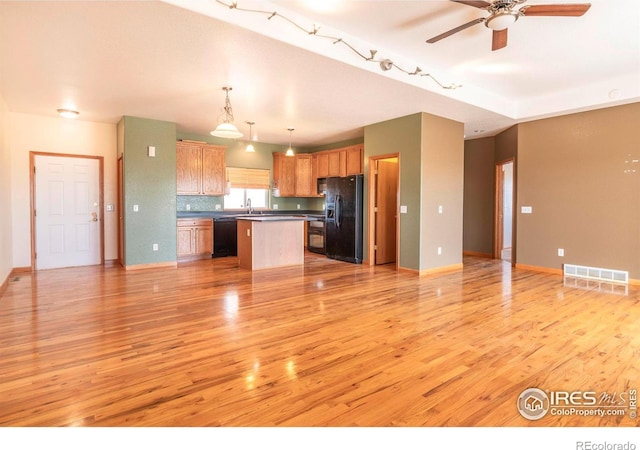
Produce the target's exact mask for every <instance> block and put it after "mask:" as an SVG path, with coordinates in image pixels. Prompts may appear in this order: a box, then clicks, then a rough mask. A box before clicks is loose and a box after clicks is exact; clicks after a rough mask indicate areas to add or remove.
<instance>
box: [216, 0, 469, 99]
mask: <svg viewBox="0 0 640 450" xmlns="http://www.w3.org/2000/svg"><path fill="white" fill-rule="evenodd" d="M216 3H219V4H220V5H223V6H225V7H227V8H229V9H235V10H238V11H243V12H249V13H257V14H264V15H266V16H268V17H267V20H271V19H273V18H274V17H280V18H281V19H284V20H286V21H287V22H289V23H290V24H291V25H293V26H294V27H296V28H298V29H299V30H300V31H303V32H304V33H306V34H309V35H312V36H316V37H319V38H323V39H330V40H332V41H333V43H334V44H338V43H340V44H344V45H345V46H346V47H347V48H349V49H350V50H351V51H352V52H354V53H355V54H356V55H358V56H359V57H361V58H362V59H364V60H365V61H371V62H375V63H378V64H380V68H381V69H382V70H385V71H386V70H389V69H391V68H392V67H394V68H396V69H398V70H399V71H401V72H404V73H406V74H407V75H417V76H420V77H428V78H430V79H431V80H433V81H434V82H435V83H436V84H437V85H438V86H440V87H441V88H442V89H450V90H454V89H458V88H460V87H462V85H460V84H453V83H452V84H449V85H444V84H442V83H440V81H438V79H437V78H435V77H434V76H433V75H431V74H430V73H423V72H422V69H421V68H420V67H416V68H415V70H414V71H413V72H409V71H408V70H406V69H404V68H402V67H400V66H398V65H397V64H395V63H394V62H393V61H391V60H389V59H375V56H376V53H378V51H377V50H369V52H370V53H371V55H370V56H365V55H364V54H362V53H361V52H359V51H358V50H356V49H355V48H354V47H353V46H352V45H350V44H349V43H348V42H346V41H345V40H343V39H342V38H339V37H335V36H327V35H323V34H319V33H318V31H320V28H319V27H317V26H316V25H314V26H313V30H308V29H306V28H304V27H303V26H301V25H299V24H298V23H297V22H295V21H293V20H291V19H289V18H288V17H286V16H283V15H282V14H280V13H278V12H277V11H262V10H257V9H246V8H239V7H238V2H237V1H233V2H231V3H226V2H224V1H222V0H216Z"/></svg>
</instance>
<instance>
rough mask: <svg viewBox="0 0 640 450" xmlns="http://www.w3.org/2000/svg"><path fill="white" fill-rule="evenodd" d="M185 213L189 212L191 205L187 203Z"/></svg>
mask: <svg viewBox="0 0 640 450" xmlns="http://www.w3.org/2000/svg"><path fill="white" fill-rule="evenodd" d="M187 211H191V205H189V204H188V203H187Z"/></svg>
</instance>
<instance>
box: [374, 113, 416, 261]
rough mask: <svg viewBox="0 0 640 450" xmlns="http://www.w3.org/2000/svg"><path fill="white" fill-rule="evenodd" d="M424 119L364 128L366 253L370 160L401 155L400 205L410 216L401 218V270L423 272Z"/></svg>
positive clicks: (412, 118)
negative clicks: (421, 188) (421, 234)
mask: <svg viewBox="0 0 640 450" xmlns="http://www.w3.org/2000/svg"><path fill="white" fill-rule="evenodd" d="M421 136H422V116H421V114H419V113H418V114H413V115H410V116H405V117H400V118H397V119H392V120H388V121H385V122H380V123H376V124H373V125H368V126H366V127H365V128H364V174H365V177H364V183H365V200H364V218H365V219H364V237H365V242H364V251H363V256H364V259H365V260H369V259H370V258H369V254H368V253H369V252H368V246H369V243H368V240H367V237H368V234H369V230H368V220H367V217H368V216H369V208H368V205H369V189H368V186H369V158H371V157H372V156H382V155H390V154H395V153H397V154H399V155H400V159H399V167H400V176H399V184H400V203H399V205H406V206H407V213H406V214H400V233H399V234H400V241H399V243H398V244H399V246H400V261H399V266H400V267H404V268H408V269H415V270H419V269H420V245H419V244H420V157H421V148H422V139H421Z"/></svg>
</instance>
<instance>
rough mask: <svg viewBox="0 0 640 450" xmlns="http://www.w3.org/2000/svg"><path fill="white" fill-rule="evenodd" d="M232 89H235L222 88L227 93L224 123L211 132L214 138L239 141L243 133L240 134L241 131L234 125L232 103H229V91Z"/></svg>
mask: <svg viewBox="0 0 640 450" xmlns="http://www.w3.org/2000/svg"><path fill="white" fill-rule="evenodd" d="M232 89H233V88H231V87H229V86H224V87H223V88H222V90H223V91H225V93H226V97H225V102H224V114H225V116H224V121H223V122H222V123H221V124H220V125H218V127H217V128H216V129H215V130H213V131H212V132H211V135H212V136H215V137H220V138H224V139H238V138H240V137H242V133H240V131H238V129H237V128H236V126H235V125H234V124H233V110H232V109H231V102H230V101H229V91H230V90H232Z"/></svg>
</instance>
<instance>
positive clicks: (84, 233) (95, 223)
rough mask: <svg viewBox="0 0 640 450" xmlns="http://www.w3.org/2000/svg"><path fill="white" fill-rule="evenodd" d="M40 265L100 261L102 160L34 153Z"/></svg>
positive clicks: (94, 263) (37, 265)
mask: <svg viewBox="0 0 640 450" xmlns="http://www.w3.org/2000/svg"><path fill="white" fill-rule="evenodd" d="M34 162H35V168H36V170H35V179H34V184H35V223H36V226H35V228H36V236H35V241H36V268H37V269H53V268H59V267H73V266H90V265H96V264H100V263H101V259H102V257H101V253H100V252H101V246H100V236H101V235H100V173H99V171H100V161H99V160H98V159H93V158H80V157H78V158H76V157H63V156H44V155H36V156H35V161H34Z"/></svg>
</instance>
